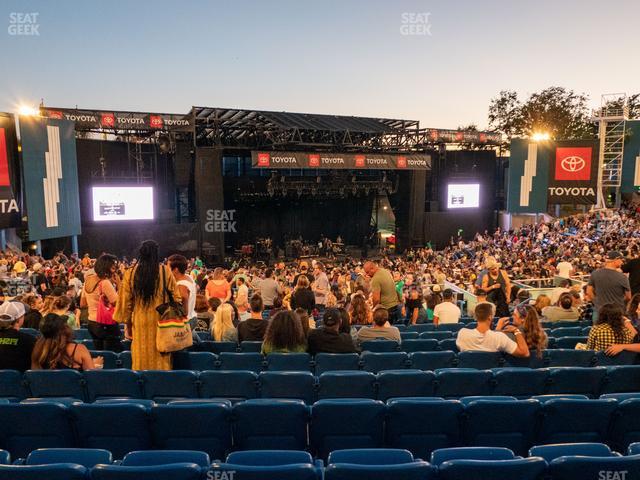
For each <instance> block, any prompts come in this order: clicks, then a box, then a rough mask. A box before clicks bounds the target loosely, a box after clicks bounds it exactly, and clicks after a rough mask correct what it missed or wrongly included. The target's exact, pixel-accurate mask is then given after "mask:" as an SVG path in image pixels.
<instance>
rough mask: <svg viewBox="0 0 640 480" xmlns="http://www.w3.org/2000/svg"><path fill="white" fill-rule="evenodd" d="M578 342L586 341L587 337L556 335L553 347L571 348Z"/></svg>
mask: <svg viewBox="0 0 640 480" xmlns="http://www.w3.org/2000/svg"><path fill="white" fill-rule="evenodd" d="M579 343H587V337H583V336H567V337H556V341H555V348H564V349H572V348H576V345H577V344H579Z"/></svg>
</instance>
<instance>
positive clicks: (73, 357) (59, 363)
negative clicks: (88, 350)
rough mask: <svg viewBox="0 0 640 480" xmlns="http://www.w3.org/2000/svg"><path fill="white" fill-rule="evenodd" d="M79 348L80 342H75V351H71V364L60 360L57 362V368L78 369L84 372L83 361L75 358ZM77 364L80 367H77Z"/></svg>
mask: <svg viewBox="0 0 640 480" xmlns="http://www.w3.org/2000/svg"><path fill="white" fill-rule="evenodd" d="M77 349H78V344H77V343H74V347H73V352H71V355H70V357H71V366H69V365H66V364H65V363H62V362H58V363H57V364H56V368H57V369H58V370H78V371H80V372H82V370H83V369H82V363H78V362H76V360H75V356H76V350H77ZM76 365H78V368H76Z"/></svg>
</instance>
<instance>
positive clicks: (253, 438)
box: [233, 399, 309, 450]
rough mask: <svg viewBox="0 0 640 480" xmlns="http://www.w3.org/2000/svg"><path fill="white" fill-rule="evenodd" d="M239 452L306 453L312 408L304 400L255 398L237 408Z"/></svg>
mask: <svg viewBox="0 0 640 480" xmlns="http://www.w3.org/2000/svg"><path fill="white" fill-rule="evenodd" d="M233 415H234V417H235V419H236V421H235V424H234V437H233V438H234V446H235V448H236V449H238V450H263V449H267V450H304V449H305V448H306V447H307V425H308V422H309V407H307V406H306V405H305V403H304V402H303V401H301V400H277V399H254V400H247V401H246V402H241V403H238V404H236V405H235V406H234V407H233Z"/></svg>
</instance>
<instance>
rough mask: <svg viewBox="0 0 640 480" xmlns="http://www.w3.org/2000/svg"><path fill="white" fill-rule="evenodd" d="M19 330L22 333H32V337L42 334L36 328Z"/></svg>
mask: <svg viewBox="0 0 640 480" xmlns="http://www.w3.org/2000/svg"><path fill="white" fill-rule="evenodd" d="M20 331H21V332H22V333H28V334H29V335H33V336H34V337H39V336H40V335H42V334H41V333H40V330H38V329H37V328H21V329H20Z"/></svg>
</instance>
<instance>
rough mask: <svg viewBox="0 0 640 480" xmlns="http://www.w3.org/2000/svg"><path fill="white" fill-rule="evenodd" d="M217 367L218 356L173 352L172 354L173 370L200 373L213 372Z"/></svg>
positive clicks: (202, 353) (209, 353) (207, 353)
mask: <svg viewBox="0 0 640 480" xmlns="http://www.w3.org/2000/svg"><path fill="white" fill-rule="evenodd" d="M217 366H218V356H217V355H216V354H215V353H211V352H175V353H174V354H173V369H174V370H193V371H196V372H202V371H205V370H215V369H216V367H217Z"/></svg>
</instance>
